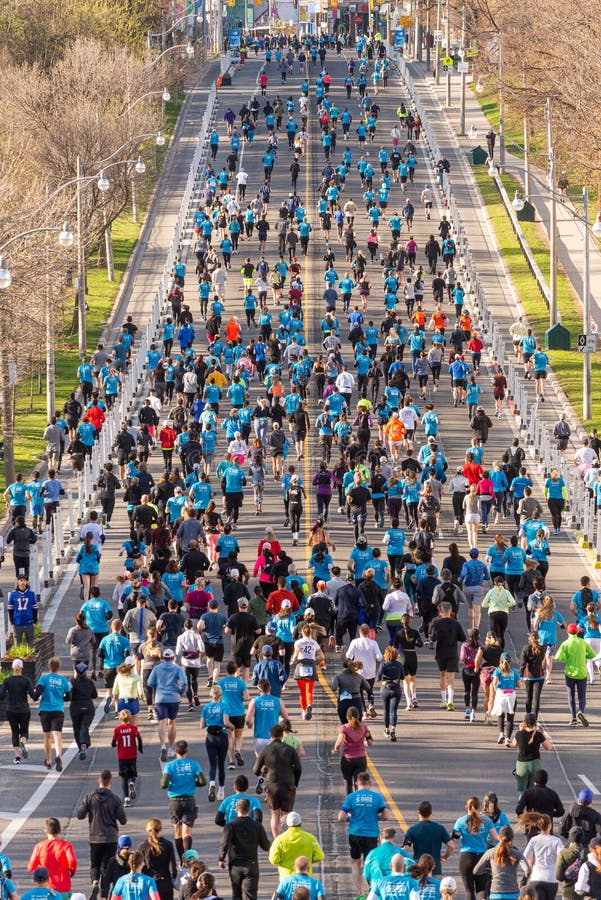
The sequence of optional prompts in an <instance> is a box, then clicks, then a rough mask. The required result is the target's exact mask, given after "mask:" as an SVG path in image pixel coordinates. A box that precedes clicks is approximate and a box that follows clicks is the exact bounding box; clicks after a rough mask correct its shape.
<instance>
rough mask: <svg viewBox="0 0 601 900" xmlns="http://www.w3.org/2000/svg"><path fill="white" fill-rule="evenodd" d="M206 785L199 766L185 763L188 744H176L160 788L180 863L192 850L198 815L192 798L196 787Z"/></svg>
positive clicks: (195, 763) (188, 761)
mask: <svg viewBox="0 0 601 900" xmlns="http://www.w3.org/2000/svg"><path fill="white" fill-rule="evenodd" d="M206 783H207V779H206V778H205V775H204V773H203V771H202V767H201V765H200V763H199V762H197V761H196V760H195V759H188V742H187V741H178V742H177V743H176V745H175V759H172V760H170V761H169V762H168V763H167V765H166V766H165V768H164V769H163V774H162V776H161V787H162V788H163V790H166V791H167V797H168V798H169V815H170V817H171V821H172V822H173V832H174V837H175V849H176V850H177V852H178V855H179V858H180V862H182V861H183V857H184V853H185V852H186V850H190V849H191V847H192V828H193V826H194V822H195V821H196V817H197V815H198V807H197V806H196V800H195V799H194V794H195V792H196V788H197V787H204V785H205V784H206Z"/></svg>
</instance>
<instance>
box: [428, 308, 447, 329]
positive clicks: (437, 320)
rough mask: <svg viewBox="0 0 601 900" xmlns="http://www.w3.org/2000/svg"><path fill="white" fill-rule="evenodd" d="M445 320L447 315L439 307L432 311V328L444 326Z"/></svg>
mask: <svg viewBox="0 0 601 900" xmlns="http://www.w3.org/2000/svg"><path fill="white" fill-rule="evenodd" d="M447 321H448V316H447V314H446V313H445V312H443V311H442V310H441V309H437V310H435V312H433V313H432V324H433V325H434V328H444V327H445V326H446V324H447Z"/></svg>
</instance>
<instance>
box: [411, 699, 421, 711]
mask: <svg viewBox="0 0 601 900" xmlns="http://www.w3.org/2000/svg"><path fill="white" fill-rule="evenodd" d="M411 708H412V709H419V703H418V702H417V697H414V698H413V700H412V701H411Z"/></svg>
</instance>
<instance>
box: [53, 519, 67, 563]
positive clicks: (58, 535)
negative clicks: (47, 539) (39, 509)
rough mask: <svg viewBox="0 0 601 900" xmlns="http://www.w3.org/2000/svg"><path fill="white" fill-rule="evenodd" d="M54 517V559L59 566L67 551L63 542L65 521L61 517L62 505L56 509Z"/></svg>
mask: <svg viewBox="0 0 601 900" xmlns="http://www.w3.org/2000/svg"><path fill="white" fill-rule="evenodd" d="M52 519H53V524H54V559H55V561H56V565H57V566H58V565H59V564H60V561H61V559H62V557H63V556H64V553H65V548H64V544H63V521H62V519H61V511H60V506H59V508H58V509H56V510H55V511H54V513H53V516H52Z"/></svg>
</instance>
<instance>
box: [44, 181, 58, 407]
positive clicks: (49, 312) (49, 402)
mask: <svg viewBox="0 0 601 900" xmlns="http://www.w3.org/2000/svg"><path fill="white" fill-rule="evenodd" d="M49 196H50V185H49V184H47V185H46V199H48V197H49ZM48 240H49V236H48V235H46V240H45V241H44V243H45V251H46V296H45V300H46V309H45V312H46V415H47V417H48V421H50V417H51V416H53V415H54V413H55V410H56V399H55V397H56V388H55V371H54V343H55V334H54V309H53V308H52V291H51V289H50V254H49V248H48Z"/></svg>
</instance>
